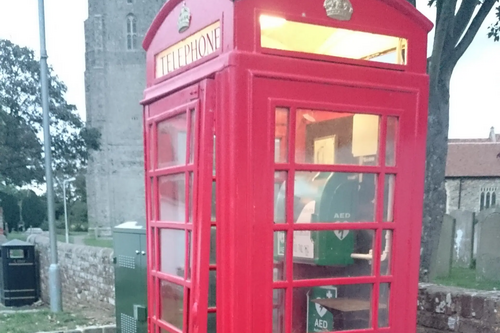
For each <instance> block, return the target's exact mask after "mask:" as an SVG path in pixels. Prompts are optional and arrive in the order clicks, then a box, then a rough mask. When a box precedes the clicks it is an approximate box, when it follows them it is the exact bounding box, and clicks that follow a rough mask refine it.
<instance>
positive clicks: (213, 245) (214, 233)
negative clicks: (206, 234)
mask: <svg viewBox="0 0 500 333" xmlns="http://www.w3.org/2000/svg"><path fill="white" fill-rule="evenodd" d="M216 236H217V228H216V227H212V228H210V265H215V264H216V263H217V260H216V259H217V247H216V246H217V242H216Z"/></svg>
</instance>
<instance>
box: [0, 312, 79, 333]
mask: <svg viewBox="0 0 500 333" xmlns="http://www.w3.org/2000/svg"><path fill="white" fill-rule="evenodd" d="M0 322H1V323H2V324H1V325H0V333H33V332H40V331H42V332H49V331H56V330H57V331H64V330H72V329H75V328H77V326H86V325H87V324H88V322H89V320H88V319H87V318H85V317H83V316H80V315H77V314H71V313H67V312H61V313H52V312H50V311H49V310H41V311H37V312H17V313H3V314H0Z"/></svg>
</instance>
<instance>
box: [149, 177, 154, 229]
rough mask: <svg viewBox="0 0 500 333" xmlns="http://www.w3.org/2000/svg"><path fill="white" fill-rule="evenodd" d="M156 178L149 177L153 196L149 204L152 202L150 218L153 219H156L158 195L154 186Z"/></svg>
mask: <svg viewBox="0 0 500 333" xmlns="http://www.w3.org/2000/svg"><path fill="white" fill-rule="evenodd" d="M154 184H155V183H154V178H149V188H150V190H151V192H150V193H151V197H150V198H149V204H150V206H151V207H150V209H151V210H150V213H151V216H150V219H151V220H156V197H155V191H154V190H155V187H154Z"/></svg>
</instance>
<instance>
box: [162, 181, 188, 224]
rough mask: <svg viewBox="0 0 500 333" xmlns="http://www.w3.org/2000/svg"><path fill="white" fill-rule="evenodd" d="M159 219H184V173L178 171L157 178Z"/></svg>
mask: <svg viewBox="0 0 500 333" xmlns="http://www.w3.org/2000/svg"><path fill="white" fill-rule="evenodd" d="M158 187H159V197H160V220H162V221H169V222H184V221H186V192H185V191H186V175H185V174H184V173H179V174H175V175H169V176H161V177H159V178H158Z"/></svg>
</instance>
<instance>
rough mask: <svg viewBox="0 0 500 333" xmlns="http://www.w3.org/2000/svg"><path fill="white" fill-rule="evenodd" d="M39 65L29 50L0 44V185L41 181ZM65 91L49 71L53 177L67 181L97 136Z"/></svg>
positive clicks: (6, 43)
mask: <svg viewBox="0 0 500 333" xmlns="http://www.w3.org/2000/svg"><path fill="white" fill-rule="evenodd" d="M39 82H40V66H39V62H38V60H37V59H35V55H34V53H33V51H32V50H30V49H28V48H25V47H20V46H18V45H16V44H13V43H12V42H10V41H8V40H2V39H0V156H2V158H1V159H0V185H2V186H8V185H15V186H22V185H29V184H32V183H42V182H43V178H44V169H43V166H44V161H43V142H42V140H41V138H42V137H43V135H42V134H43V131H42V129H43V128H42V109H41V106H40V105H41V94H40V83H39ZM66 91H67V88H66V86H65V85H64V83H62V82H61V81H60V80H59V78H58V77H57V76H56V75H55V74H54V73H53V70H52V69H51V68H49V106H50V123H51V135H52V142H51V144H52V156H53V168H54V170H55V174H63V175H66V176H72V175H75V174H76V173H77V171H78V170H79V168H81V167H82V166H84V165H85V164H86V162H87V159H88V152H89V150H90V149H99V140H100V133H99V132H98V131H97V130H96V129H93V128H88V127H85V124H84V123H83V122H82V120H81V119H80V117H79V115H78V113H77V110H76V107H75V106H74V105H71V104H68V103H67V102H66V99H65V94H66Z"/></svg>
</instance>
